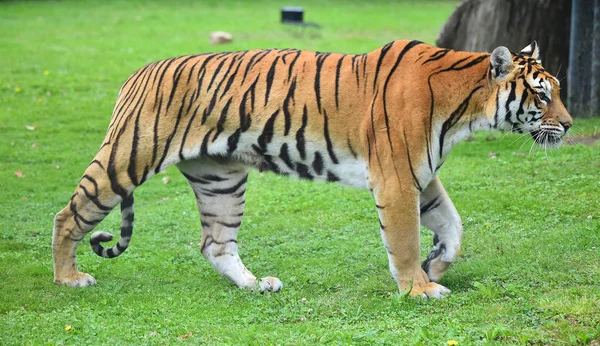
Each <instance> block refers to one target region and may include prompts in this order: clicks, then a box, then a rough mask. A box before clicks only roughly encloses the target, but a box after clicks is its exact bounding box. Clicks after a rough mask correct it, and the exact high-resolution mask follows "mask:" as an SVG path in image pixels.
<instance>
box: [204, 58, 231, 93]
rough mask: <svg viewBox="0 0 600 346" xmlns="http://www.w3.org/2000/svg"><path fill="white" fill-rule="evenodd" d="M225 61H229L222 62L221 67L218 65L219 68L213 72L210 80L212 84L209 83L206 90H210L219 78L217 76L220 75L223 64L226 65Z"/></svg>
mask: <svg viewBox="0 0 600 346" xmlns="http://www.w3.org/2000/svg"><path fill="white" fill-rule="evenodd" d="M225 61H227V59H223V61H221V62H220V63H219V65H217V68H216V69H215V71H214V72H213V75H212V78H211V79H210V82H209V83H208V88H206V90H210V87H211V86H212V85H213V83H214V81H215V78H217V75H218V74H219V72H221V69H222V68H223V64H225Z"/></svg>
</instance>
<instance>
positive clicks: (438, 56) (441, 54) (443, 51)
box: [421, 49, 450, 65]
mask: <svg viewBox="0 0 600 346" xmlns="http://www.w3.org/2000/svg"><path fill="white" fill-rule="evenodd" d="M448 52H450V49H441V50H438V51H437V52H435V53H433V54H432V55H431V57H430V58H429V59H427V60H425V61H424V62H423V63H422V64H421V65H425V64H427V63H429V62H432V61H436V60H440V59H441V58H443V57H445V56H446V54H448Z"/></svg>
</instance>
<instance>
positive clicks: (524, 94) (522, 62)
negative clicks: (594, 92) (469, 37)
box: [490, 41, 573, 147]
mask: <svg viewBox="0 0 600 346" xmlns="http://www.w3.org/2000/svg"><path fill="white" fill-rule="evenodd" d="M538 57H539V48H538V45H537V43H536V42H535V41H533V42H532V43H531V44H530V45H529V46H527V47H525V48H523V50H521V52H519V53H511V52H510V51H509V50H508V48H506V47H502V46H501V47H498V48H496V49H494V51H493V52H492V54H491V56H490V75H491V80H492V83H493V84H496V85H495V87H497V92H496V94H495V96H496V102H495V105H496V109H495V112H496V113H495V118H496V119H495V120H496V122H495V124H496V126H497V127H498V128H500V129H504V130H508V131H516V132H519V133H525V132H528V133H530V134H531V136H532V137H533V139H534V140H535V142H536V143H538V144H540V145H543V146H545V147H558V146H559V145H560V144H561V143H562V138H563V136H564V135H565V134H566V133H567V131H568V130H569V128H570V127H571V125H572V124H573V119H572V118H571V116H570V115H569V112H568V111H567V109H566V108H565V106H564V105H563V103H562V101H561V99H560V82H559V81H558V79H557V78H556V77H554V76H552V75H551V74H550V73H548V72H547V71H546V70H545V69H544V67H543V66H542V64H541V61H540V60H539V59H538ZM503 115H504V116H503ZM502 118H503V119H502Z"/></svg>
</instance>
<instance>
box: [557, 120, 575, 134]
mask: <svg viewBox="0 0 600 346" xmlns="http://www.w3.org/2000/svg"><path fill="white" fill-rule="evenodd" d="M560 124H561V125H562V127H563V128H564V129H565V133H567V131H569V129H570V128H571V126H572V125H573V123H572V122H570V121H565V122H564V123H562V122H561V123H560Z"/></svg>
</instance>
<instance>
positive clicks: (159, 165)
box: [154, 90, 189, 173]
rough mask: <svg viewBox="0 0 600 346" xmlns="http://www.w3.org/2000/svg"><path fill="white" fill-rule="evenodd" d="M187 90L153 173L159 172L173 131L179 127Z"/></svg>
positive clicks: (173, 135)
mask: <svg viewBox="0 0 600 346" xmlns="http://www.w3.org/2000/svg"><path fill="white" fill-rule="evenodd" d="M188 92H189V90H188V91H186V93H185V95H183V99H182V100H181V107H179V112H178V114H177V119H176V120H175V126H174V127H173V132H171V134H169V136H168V137H167V140H166V142H165V149H164V151H163V155H162V157H161V158H160V160H159V161H158V165H157V166H156V168H154V173H158V172H160V167H161V166H162V164H163V162H164V161H165V159H166V157H167V153H168V151H169V147H170V146H171V142H172V141H173V138H174V137H175V133H177V130H178V129H179V122H180V121H181V115H182V112H183V108H184V106H185V100H186V98H187V93H188Z"/></svg>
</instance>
